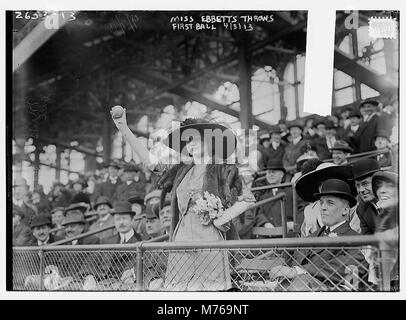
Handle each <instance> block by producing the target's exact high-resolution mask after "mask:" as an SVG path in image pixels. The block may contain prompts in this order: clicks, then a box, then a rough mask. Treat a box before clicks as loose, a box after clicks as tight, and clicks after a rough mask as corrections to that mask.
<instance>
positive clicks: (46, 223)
mask: <svg viewBox="0 0 406 320" xmlns="http://www.w3.org/2000/svg"><path fill="white" fill-rule="evenodd" d="M51 226H52V222H51V218H50V217H49V216H48V215H47V214H39V215H36V216H35V217H34V218H33V219H32V221H31V225H30V227H31V230H32V234H33V236H34V238H35V241H33V242H32V245H33V246H44V245H48V244H50V243H53V242H56V241H59V240H62V238H61V237H58V236H55V235H53V234H51V233H50V231H51Z"/></svg>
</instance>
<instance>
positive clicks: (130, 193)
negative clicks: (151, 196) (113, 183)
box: [111, 179, 146, 206]
mask: <svg viewBox="0 0 406 320" xmlns="http://www.w3.org/2000/svg"><path fill="white" fill-rule="evenodd" d="M145 189H146V184H145V181H143V180H142V179H140V180H139V181H133V182H132V183H131V184H129V185H128V184H127V183H123V184H120V185H119V186H118V187H117V189H116V192H115V193H114V195H113V197H112V199H111V202H112V203H113V206H114V205H116V203H117V202H121V201H128V199H130V198H131V197H134V196H140V197H141V198H144V197H145Z"/></svg>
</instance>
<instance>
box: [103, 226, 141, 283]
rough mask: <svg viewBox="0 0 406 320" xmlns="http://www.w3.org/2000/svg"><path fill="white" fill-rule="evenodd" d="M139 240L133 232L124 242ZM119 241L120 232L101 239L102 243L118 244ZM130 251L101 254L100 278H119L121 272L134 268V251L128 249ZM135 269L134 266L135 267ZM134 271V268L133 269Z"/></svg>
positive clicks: (135, 257)
mask: <svg viewBox="0 0 406 320" xmlns="http://www.w3.org/2000/svg"><path fill="white" fill-rule="evenodd" d="M138 241H141V237H140V236H139V235H138V234H137V233H136V232H135V230H134V235H133V236H132V237H131V238H130V239H129V240H128V241H127V242H126V244H130V243H136V242H138ZM119 243H120V234H116V235H114V236H112V237H110V238H107V239H104V240H102V244H119ZM129 251H131V252H125V251H124V252H120V251H117V252H115V253H113V254H107V252H105V253H103V252H101V254H103V257H102V263H101V266H100V270H101V272H100V274H99V275H98V277H99V279H100V280H103V279H120V277H121V276H122V274H123V272H124V271H126V270H129V269H131V268H134V267H135V266H136V263H137V261H136V259H137V255H136V251H135V250H129ZM135 269H136V268H135ZM134 271H135V272H136V270H134Z"/></svg>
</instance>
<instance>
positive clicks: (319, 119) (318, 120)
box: [313, 117, 327, 128]
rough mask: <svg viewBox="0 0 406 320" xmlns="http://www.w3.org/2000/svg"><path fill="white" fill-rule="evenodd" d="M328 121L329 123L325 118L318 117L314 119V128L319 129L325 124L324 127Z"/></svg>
mask: <svg viewBox="0 0 406 320" xmlns="http://www.w3.org/2000/svg"><path fill="white" fill-rule="evenodd" d="M326 121H327V119H326V118H324V117H317V118H316V119H314V121H313V128H317V126H318V125H319V124H324V125H326Z"/></svg>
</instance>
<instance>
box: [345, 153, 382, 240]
mask: <svg viewBox="0 0 406 320" xmlns="http://www.w3.org/2000/svg"><path fill="white" fill-rule="evenodd" d="M351 168H352V172H353V177H352V178H351V179H350V180H354V181H355V187H356V188H357V193H358V206H357V215H358V217H359V220H360V226H361V233H362V234H374V233H375V228H376V226H377V225H379V220H380V219H379V215H378V208H377V206H376V201H377V200H376V198H375V196H374V193H373V190H372V176H373V174H374V173H375V172H378V171H379V170H380V167H379V164H378V162H377V161H376V160H375V159H361V160H358V161H356V162H354V163H352V165H351Z"/></svg>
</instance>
